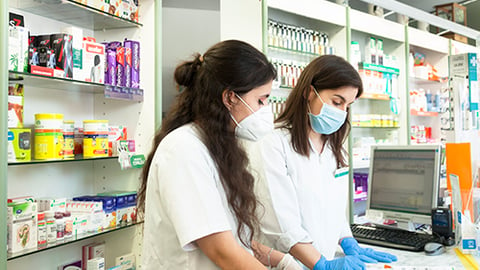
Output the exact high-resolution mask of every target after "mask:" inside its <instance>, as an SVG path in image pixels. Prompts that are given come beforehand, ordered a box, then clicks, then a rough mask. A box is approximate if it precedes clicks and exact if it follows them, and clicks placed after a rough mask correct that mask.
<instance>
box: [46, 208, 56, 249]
mask: <svg viewBox="0 0 480 270" xmlns="http://www.w3.org/2000/svg"><path fill="white" fill-rule="evenodd" d="M45 222H46V224H47V244H48V245H50V244H55V243H56V242H57V224H55V212H53V211H45Z"/></svg>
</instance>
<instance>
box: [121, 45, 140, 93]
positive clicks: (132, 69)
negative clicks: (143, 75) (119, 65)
mask: <svg viewBox="0 0 480 270" xmlns="http://www.w3.org/2000/svg"><path fill="white" fill-rule="evenodd" d="M123 44H124V47H125V49H126V51H125V57H126V66H127V67H126V71H125V73H127V72H129V75H127V79H126V80H127V81H126V83H127V85H126V86H127V87H132V88H140V42H138V41H134V40H125V41H124V42H123ZM127 50H128V51H130V52H128V51H127ZM129 81H130V82H129Z"/></svg>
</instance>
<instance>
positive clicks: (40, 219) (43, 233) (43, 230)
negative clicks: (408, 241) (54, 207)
mask: <svg viewBox="0 0 480 270" xmlns="http://www.w3.org/2000/svg"><path fill="white" fill-rule="evenodd" d="M37 243H38V246H39V247H43V246H45V245H47V221H46V219H45V213H44V212H40V213H38V214H37Z"/></svg>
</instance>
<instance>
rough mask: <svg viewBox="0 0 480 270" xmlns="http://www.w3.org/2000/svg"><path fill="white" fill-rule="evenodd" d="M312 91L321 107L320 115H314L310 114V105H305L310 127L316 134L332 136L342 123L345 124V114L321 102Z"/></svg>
mask: <svg viewBox="0 0 480 270" xmlns="http://www.w3.org/2000/svg"><path fill="white" fill-rule="evenodd" d="M313 91H314V92H315V94H316V95H317V97H318V98H319V99H320V101H321V102H322V104H323V105H322V109H321V110H320V113H319V114H317V115H315V114H313V113H311V111H312V110H310V105H308V104H307V105H308V110H309V111H310V112H309V113H308V116H309V118H310V125H311V126H312V129H313V130H314V131H315V132H317V133H320V134H325V135H329V134H332V133H334V132H335V131H337V130H339V129H340V127H341V126H342V125H343V123H345V119H346V118H347V112H346V111H344V110H340V109H337V108H335V107H334V106H332V105H330V104H327V103H325V102H323V100H322V98H321V97H320V95H319V94H318V92H317V90H316V89H315V88H313Z"/></svg>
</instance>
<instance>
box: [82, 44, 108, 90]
mask: <svg viewBox="0 0 480 270" xmlns="http://www.w3.org/2000/svg"><path fill="white" fill-rule="evenodd" d="M81 72H82V74H83V76H82V77H83V78H82V80H84V81H87V82H95V83H104V81H105V80H104V79H105V45H103V44H100V43H96V42H93V41H89V40H84V41H83V42H82V71H81Z"/></svg>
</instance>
